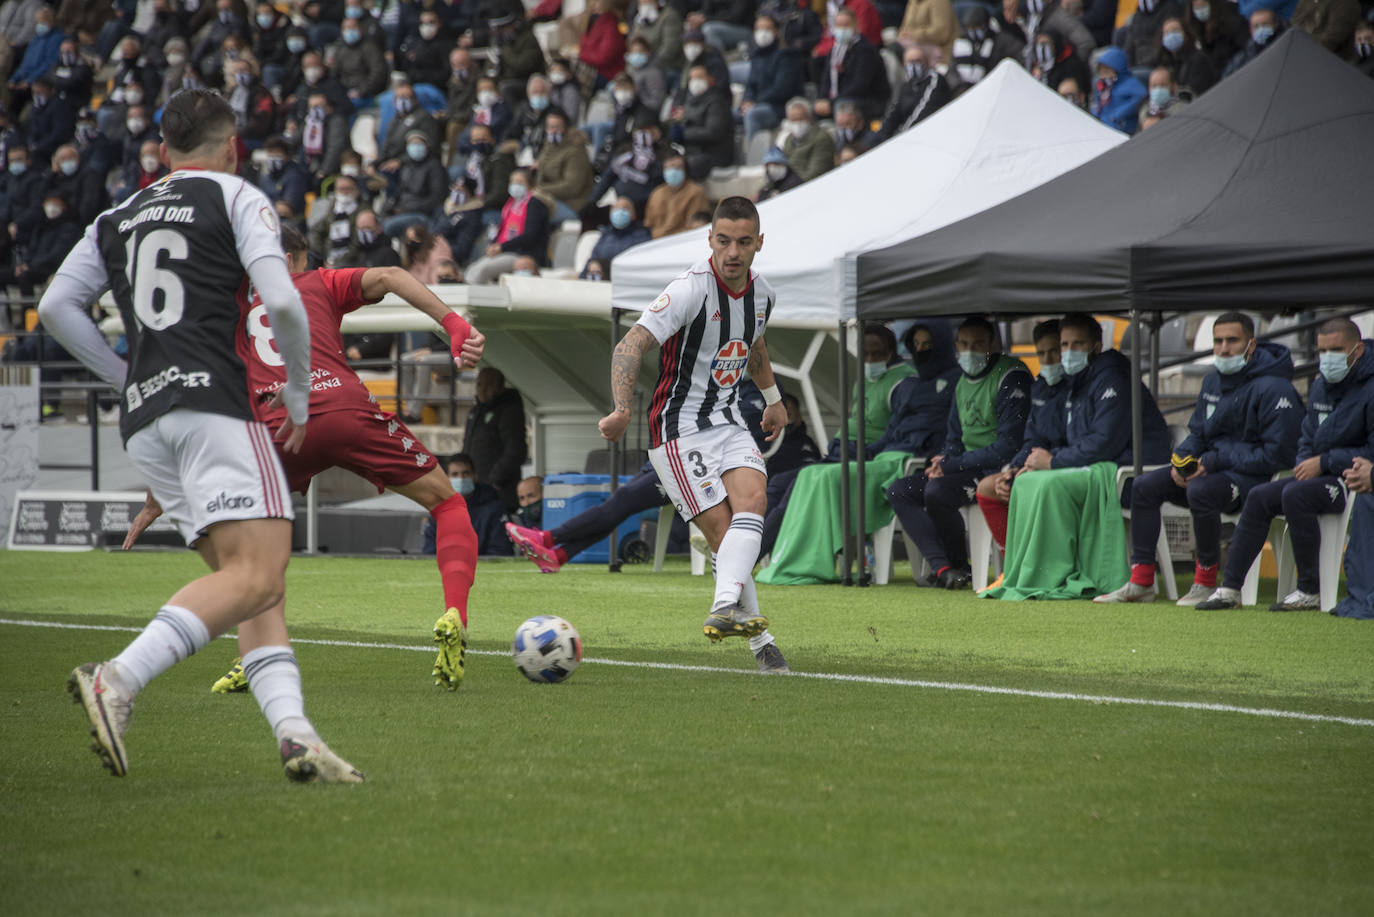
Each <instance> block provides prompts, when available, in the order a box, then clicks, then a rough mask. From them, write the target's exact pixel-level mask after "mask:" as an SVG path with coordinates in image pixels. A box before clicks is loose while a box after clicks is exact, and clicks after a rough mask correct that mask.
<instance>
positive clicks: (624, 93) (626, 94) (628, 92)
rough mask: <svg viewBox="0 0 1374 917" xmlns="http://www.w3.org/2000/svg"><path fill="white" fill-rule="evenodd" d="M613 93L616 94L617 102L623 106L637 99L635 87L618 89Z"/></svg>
mask: <svg viewBox="0 0 1374 917" xmlns="http://www.w3.org/2000/svg"><path fill="white" fill-rule="evenodd" d="M612 95H614V96H615V101H616V104H617V105H619V106H621V107H622V108H623V107H624V106H626V105H629V104H630V103H631V102H633V101H634V100H635V91H634V90H633V89H617V90H616V91H615V92H614V93H612Z"/></svg>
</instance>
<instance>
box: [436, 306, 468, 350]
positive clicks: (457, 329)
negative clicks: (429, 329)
mask: <svg viewBox="0 0 1374 917" xmlns="http://www.w3.org/2000/svg"><path fill="white" fill-rule="evenodd" d="M442 324H443V326H444V331H446V332H448V349H449V352H450V353H452V354H453V355H454V356H455V357H456V356H458V355H459V354H460V353H461V352H462V349H463V342H464V341H466V340H467V339H468V335H470V334H472V326H471V325H469V324H468V323H467V321H466V320H464V318H463V316H461V315H459V314H458V313H457V312H450V313H449V314H448V315H445V316H444V320H443V322H442Z"/></svg>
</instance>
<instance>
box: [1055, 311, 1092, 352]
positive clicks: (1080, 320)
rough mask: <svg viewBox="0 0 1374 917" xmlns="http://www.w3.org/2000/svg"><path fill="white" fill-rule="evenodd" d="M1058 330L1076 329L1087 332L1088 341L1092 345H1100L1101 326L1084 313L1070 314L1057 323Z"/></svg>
mask: <svg viewBox="0 0 1374 917" xmlns="http://www.w3.org/2000/svg"><path fill="white" fill-rule="evenodd" d="M1059 328H1060V330H1061V331H1062V330H1064V329H1066V328H1077V329H1079V330H1080V331H1086V332H1088V339H1089V340H1090V341H1092V342H1093V343H1094V344H1101V343H1102V324H1101V323H1100V322H1098V320H1097V319H1095V318H1093V317H1092V316H1091V315H1088V314H1087V313H1086V312H1070V313H1069V314H1068V315H1066V316H1064V318H1063V319H1062V320H1061V321H1060V322H1059Z"/></svg>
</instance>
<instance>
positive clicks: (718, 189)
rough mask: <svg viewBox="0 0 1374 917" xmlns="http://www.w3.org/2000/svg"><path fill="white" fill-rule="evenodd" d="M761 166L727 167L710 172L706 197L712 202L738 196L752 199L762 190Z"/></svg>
mask: <svg viewBox="0 0 1374 917" xmlns="http://www.w3.org/2000/svg"><path fill="white" fill-rule="evenodd" d="M765 181H766V178H765V176H764V174H763V166H727V167H724V168H721V167H717V168H714V169H712V170H711V174H710V176H709V177H708V178H707V179H706V182H705V185H706V196H707V197H708V198H710V199H711V200H713V201H719V200H720V199H722V198H726V197H731V196H733V195H739V196H740V197H747V198H753V197H754V195H756V194H758V193H759V191H761V190H763V185H764V182H765Z"/></svg>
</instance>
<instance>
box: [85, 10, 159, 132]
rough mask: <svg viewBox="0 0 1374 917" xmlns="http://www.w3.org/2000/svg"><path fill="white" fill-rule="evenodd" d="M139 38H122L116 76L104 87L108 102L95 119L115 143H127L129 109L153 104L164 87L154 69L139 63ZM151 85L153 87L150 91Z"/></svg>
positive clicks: (114, 61) (116, 58) (103, 105)
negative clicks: (125, 139)
mask: <svg viewBox="0 0 1374 917" xmlns="http://www.w3.org/2000/svg"><path fill="white" fill-rule="evenodd" d="M140 53H141V52H140V50H139V42H138V39H137V38H136V37H134V36H132V35H130V36H128V37H127V38H124V39H122V40H121V41H120V42H119V47H118V48H117V49H116V50H115V54H114V57H113V58H112V60H111V63H113V64H114V65H115V71H114V75H113V76H111V77H110V80H109V82H108V83H107V84H106V88H105V99H104V101H103V102H101V103H100V108H99V109H98V110H97V111H96V119H97V121H98V123H99V124H100V129H101V130H102V131H104V132H105V135H106V136H107V137H109V138H111V139H112V140H114V141H116V142H123V140H124V122H125V120H127V118H128V113H129V110H130V109H132V108H134V107H136V106H140V105H143V104H144V102H151V101H152V100H153V98H155V97H156V95H157V90H158V89H159V88H160V87H161V82H162V81H161V80H160V79H159V78H158V76H157V74H156V73H155V72H154V70H153V68H151V67H146V66H144V64H143V63H142V61H141V60H140ZM150 86H151V88H150Z"/></svg>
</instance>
